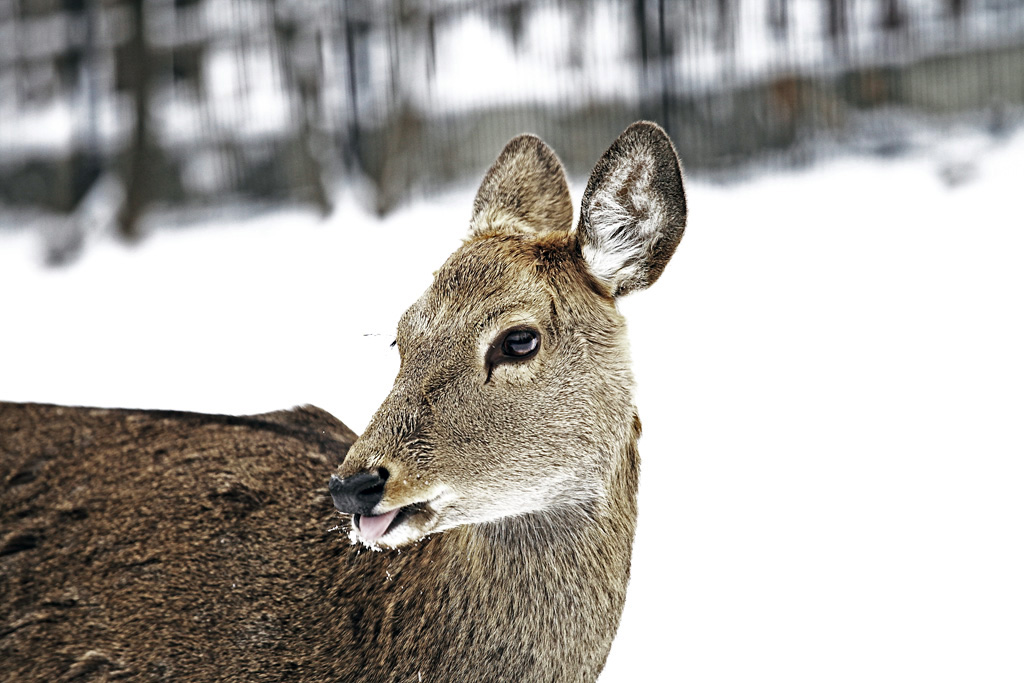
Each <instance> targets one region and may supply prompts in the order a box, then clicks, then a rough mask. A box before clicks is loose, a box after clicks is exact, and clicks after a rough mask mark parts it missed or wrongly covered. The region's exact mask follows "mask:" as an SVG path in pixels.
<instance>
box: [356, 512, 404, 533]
mask: <svg viewBox="0 0 1024 683" xmlns="http://www.w3.org/2000/svg"><path fill="white" fill-rule="evenodd" d="M399 509H400V508H395V509H394V510H392V511H391V512H385V513H384V514H383V515H376V516H374V515H360V516H359V531H360V533H362V535H363V538H365V539H366V540H367V541H376V540H377V539H378V538H380V537H381V536H383V535H384V534H385V533H387V530H388V527H389V526H391V522H392V521H394V519H395V515H397V514H398V510H399Z"/></svg>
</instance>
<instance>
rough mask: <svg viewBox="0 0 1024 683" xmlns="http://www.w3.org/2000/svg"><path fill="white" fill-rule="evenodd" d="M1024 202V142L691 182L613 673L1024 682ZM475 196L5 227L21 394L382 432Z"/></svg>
mask: <svg viewBox="0 0 1024 683" xmlns="http://www.w3.org/2000/svg"><path fill="white" fill-rule="evenodd" d="M682 152H683V157H684V160H685V150H682ZM979 152H980V155H979ZM967 158H976V159H977V161H978V165H977V169H976V170H977V174H976V176H975V177H974V179H973V180H972V181H970V182H966V183H964V184H961V185H957V186H950V185H949V184H947V183H945V182H944V181H943V180H942V179H941V177H940V174H939V173H938V172H937V170H938V167H939V164H940V162H942V163H946V164H947V166H948V167H950V168H956V167H958V164H959V162H960V161H963V160H964V159H967ZM576 189H577V192H576V197H577V198H578V197H579V192H578V190H579V187H578V186H577V188H576ZM1022 190H1024V135H1020V134H1018V135H1017V136H1016V137H1015V138H1013V139H1011V140H1008V141H1005V140H1004V141H1001V142H989V141H985V140H981V139H973V138H964V139H962V140H955V141H954V144H950V145H948V146H946V147H944V148H942V149H941V150H940V151H939V152H933V153H929V154H926V155H920V156H917V157H908V158H903V159H896V160H877V159H847V160H843V161H838V162H834V163H831V164H828V165H825V166H820V167H817V168H814V169H811V170H807V171H803V172H799V173H788V174H782V175H777V176H772V177H762V178H760V179H757V180H754V181H751V182H748V183H745V184H742V185H738V186H728V187H722V186H710V185H707V184H700V183H694V184H692V185H691V186H690V206H691V215H690V228H689V229H688V232H687V236H686V238H685V239H684V240H683V243H682V245H681V247H680V251H679V252H678V254H677V256H676V258H675V260H674V262H673V263H672V264H670V266H669V268H668V270H667V271H666V273H665V275H664V276H663V278H662V279H661V280H660V281H659V282H658V283H657V284H656V285H655V286H654V287H653V288H652V289H651V290H650V291H647V292H641V293H638V294H636V295H634V296H633V297H631V298H629V299H627V300H625V301H624V302H623V304H622V308H623V309H624V311H625V313H626V315H627V317H628V318H629V319H630V321H631V334H632V339H633V353H634V359H635V365H636V372H637V378H638V382H639V395H638V403H639V407H640V413H641V416H642V417H643V421H644V438H643V441H642V443H641V451H642V453H643V457H644V465H643V480H642V490H641V519H640V528H639V532H638V537H637V544H636V556H635V563H634V572H633V580H632V584H631V587H630V594H629V600H628V602H627V606H626V611H625V615H624V617H623V622H622V627H621V630H620V632H619V636H618V639H617V641H616V644H615V647H614V648H613V650H612V653H611V656H610V658H609V661H608V667H607V670H606V673H605V675H604V677H603V678H602V681H605V682H606V683H610V682H613V681H635V680H638V678H640V677H642V676H646V677H647V678H646V680H683V681H775V680H778V681H786V682H787V683H794V682H797V681H806V682H808V683H820V682H821V681H828V682H829V683H836V682H841V681H857V682H861V681H875V682H878V681H893V682H897V681H899V682H903V681H931V682H934V681H986V682H988V683H992V682H997V681H1020V680H1022V679H1024V657H1022V656H1021V644H1022V643H1024V580H1022V577H1024V494H1022V491H1024V352H1022V349H1024V306H1022V303H1024V302H1022V299H1024V217H1022V214H1021V211H1020V197H1021V192H1022ZM471 197H472V193H471V191H470V190H466V191H464V192H456V193H453V194H451V195H449V196H446V197H442V198H440V199H438V200H437V201H432V202H430V203H424V204H420V205H417V206H414V207H411V208H409V209H407V210H404V211H402V212H400V213H398V214H396V215H395V216H393V217H392V218H390V219H388V220H387V221H385V222H383V223H378V222H376V221H375V220H373V219H370V218H368V217H366V216H365V215H363V214H362V213H360V212H359V211H358V210H357V209H355V208H351V204H348V205H346V206H348V207H349V208H343V209H342V210H341V211H340V212H339V213H338V214H337V215H335V216H334V217H332V218H331V219H329V220H328V221H326V222H319V221H317V220H316V219H315V218H313V217H312V216H310V215H307V214H304V213H299V212H280V213H276V214H273V215H269V216H263V217H260V218H257V219H250V220H246V221H238V222H235V223H233V224H224V225H220V226H217V227H205V228H203V229H201V230H198V229H188V228H179V229H162V230H159V231H157V232H156V233H155V234H154V235H152V236H151V237H150V238H149V239H147V240H145V241H144V242H143V243H142V244H141V245H139V246H138V247H135V248H125V247H123V246H121V245H119V244H116V243H114V242H113V241H110V240H107V239H98V240H94V241H93V243H91V244H90V245H89V246H88V249H87V251H86V253H85V256H84V258H83V259H82V260H80V261H79V262H77V263H76V264H74V265H73V266H71V267H69V268H66V269H57V270H50V269H44V268H43V267H41V266H40V265H39V246H40V245H39V244H38V243H37V242H36V241H35V237H36V236H35V235H34V234H31V233H30V232H29V231H21V232H15V231H0V321H3V322H2V323H0V328H2V334H0V399H6V400H18V401H43V402H57V403H68V404H88V405H103V406H130V407H152V408H158V407H159V408H177V409H185V410H199V411H211V412H226V413H253V412H260V411H267V410H273V409H277V408H281V407H285V406H289V405H293V404H300V403H315V404H318V405H320V406H322V407H323V408H326V409H327V410H329V411H331V412H332V413H334V414H336V415H338V416H339V417H341V418H342V419H344V420H345V421H347V422H348V424H349V425H350V426H351V427H353V428H354V429H356V430H357V431H359V430H361V429H362V428H363V426H364V425H365V424H366V422H367V420H368V418H369V416H370V414H371V413H372V411H373V410H374V409H375V407H376V406H377V404H378V403H379V402H380V400H381V399H382V398H383V397H384V396H385V394H386V393H387V391H388V389H389V387H390V383H391V380H392V378H393V377H394V374H395V372H396V371H397V354H396V353H395V352H394V351H393V350H391V349H390V348H389V347H388V345H389V343H390V342H391V340H392V336H393V331H394V325H395V322H396V321H397V318H398V316H399V314H400V312H401V311H402V310H403V308H404V307H405V306H406V305H407V304H408V303H410V302H411V301H412V300H413V299H414V298H415V297H416V296H417V295H418V294H419V293H420V292H421V291H422V290H423V289H424V288H425V287H426V286H427V284H428V283H429V281H430V277H431V272H432V270H433V269H434V268H436V267H437V266H438V265H439V264H440V263H441V262H442V260H443V259H444V258H445V256H446V255H447V254H448V253H449V252H451V251H452V250H453V249H454V248H455V247H456V246H457V245H458V244H459V241H460V239H461V237H462V235H463V231H464V230H465V228H466V225H467V219H468V215H469V209H470V202H471Z"/></svg>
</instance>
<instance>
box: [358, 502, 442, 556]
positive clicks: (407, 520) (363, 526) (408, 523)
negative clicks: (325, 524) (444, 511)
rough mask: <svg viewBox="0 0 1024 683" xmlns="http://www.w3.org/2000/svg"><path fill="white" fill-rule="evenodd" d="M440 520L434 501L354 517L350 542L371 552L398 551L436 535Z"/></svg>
mask: <svg viewBox="0 0 1024 683" xmlns="http://www.w3.org/2000/svg"><path fill="white" fill-rule="evenodd" d="M437 516H438V515H437V510H435V509H434V507H433V506H432V505H431V501H423V502H419V503H412V504H410V505H404V506H402V507H398V508H394V509H392V510H389V511H388V512H385V513H383V514H380V515H352V530H351V531H350V532H349V539H350V540H351V541H352V542H353V543H362V544H363V545H364V546H366V547H367V548H370V549H371V550H382V549H383V548H399V547H401V546H403V545H408V544H410V543H414V542H416V541H418V540H420V539H421V538H423V537H424V536H427V535H428V534H430V533H431V532H433V531H434V530H435V527H436V526H437Z"/></svg>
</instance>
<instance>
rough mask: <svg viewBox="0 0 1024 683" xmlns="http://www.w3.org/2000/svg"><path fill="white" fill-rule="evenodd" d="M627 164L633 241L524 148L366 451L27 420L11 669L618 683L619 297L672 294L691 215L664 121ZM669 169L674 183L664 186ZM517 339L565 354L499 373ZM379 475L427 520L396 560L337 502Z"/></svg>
mask: <svg viewBox="0 0 1024 683" xmlns="http://www.w3.org/2000/svg"><path fill="white" fill-rule="evenodd" d="M624 154H626V155H628V154H634V156H633V157H629V158H623V157H622V155H624ZM666 154H668V155H670V156H669V157H666V156H665V155H666ZM638 159H639V160H640V161H638ZM650 160H653V163H650ZM602 164H604V167H605V168H614V167H616V164H625V166H627V167H629V168H634V167H635V168H636V169H637V170H636V172H633V171H630V172H628V173H618V174H616V173H614V172H613V173H612V174H611V176H613V178H612V180H610V181H608V182H607V183H605V184H604V185H602V184H601V183H598V184H597V185H595V184H594V182H593V181H592V183H591V186H593V187H588V196H598V197H602V196H603V197H605V198H610V197H616V196H617V197H620V200H619V204H618V205H616V206H617V207H618V206H620V205H621V206H624V207H625V208H626V210H627V211H626V214H622V215H620V213H621V212H619V209H618V208H616V209H615V211H616V212H617V213H616V216H617V218H616V221H615V222H614V225H612V226H611V228H608V226H606V225H605V224H604V223H602V221H601V220H600V218H601V216H600V215H598V214H599V213H600V212H595V215H593V216H591V215H590V214H589V213H588V209H587V204H586V203H585V204H584V213H583V217H582V218H581V228H580V229H579V230H578V231H576V232H573V231H571V229H570V228H571V211H569V212H568V213H567V212H566V210H565V206H567V205H568V191H567V190H566V189H565V179H564V174H563V172H562V170H561V165H560V163H559V162H558V160H557V157H555V156H554V153H553V152H551V151H550V150H549V149H548V148H547V147H546V146H545V145H544V144H543V143H542V142H540V141H539V140H538V139H537V138H533V137H531V136H523V137H520V138H517V139H516V140H513V141H512V142H511V143H509V146H508V147H507V148H506V150H505V151H504V152H503V153H502V155H501V156H500V157H499V159H498V161H497V162H496V163H495V166H494V167H493V168H492V169H491V171H489V172H488V174H487V177H486V178H485V180H484V183H483V185H482V187H481V190H480V192H479V193H478V196H477V201H476V202H475V203H474V218H473V223H472V229H471V235H470V239H469V240H468V241H467V242H466V244H465V245H464V246H463V247H462V248H460V249H459V250H458V251H456V252H455V254H453V255H452V256H451V257H450V258H449V259H448V261H446V263H445V264H444V265H443V266H442V267H441V269H440V270H439V271H438V272H437V273H436V276H435V280H434V283H433V285H432V286H431V287H430V289H428V291H427V292H426V293H425V294H424V295H423V297H421V298H420V300H419V301H417V302H416V303H415V304H413V306H412V307H410V309H409V311H407V312H406V314H405V315H404V316H403V318H402V321H401V322H400V324H399V328H398V338H397V340H398V346H399V349H400V352H401V357H402V365H401V369H400V371H399V375H398V377H397V378H396V380H395V385H394V389H393V390H392V392H391V394H390V395H389V396H388V398H387V399H386V400H385V401H384V403H383V404H382V406H381V408H380V409H379V411H378V412H377V414H376V415H375V416H374V417H373V419H372V420H371V422H370V424H369V426H368V427H367V430H366V432H365V433H364V434H363V435H362V437H360V438H359V439H358V440H356V439H355V435H354V434H352V432H351V431H349V430H348V429H347V428H346V427H345V426H344V425H343V424H341V423H340V422H338V421H337V420H335V419H334V418H333V417H331V416H330V415H328V414H326V413H324V412H323V411H320V410H318V409H316V408H303V409H297V410H294V411H286V412H281V413H273V414H270V415H263V416H254V417H242V418H236V417H226V416H210V415H195V414H189V413H170V412H154V411H112V410H96V409H87V408H61V407H56V406H41V405H17V404H0V437H2V441H0V482H3V484H4V489H3V491H2V492H0V519H2V521H3V536H2V540H0V679H3V680H76V681H87V680H96V681H100V680H113V679H119V680H121V679H123V680H203V681H213V680H224V681H228V680H283V679H290V680H302V681H396V682H397V681H420V680H422V681H464V680H466V681H468V680H473V681H491V680H494V681H497V680H518V681H593V680H595V679H596V678H597V675H598V673H599V672H600V670H601V668H602V666H603V665H604V661H605V658H606V656H607V654H608V650H609V648H610V647H611V643H612V639H613V637H614V635H615V631H616V629H617V626H618V621H619V616H620V614H621V611H622V605H623V601H624V599H625V593H626V584H627V582H628V577H629V561H630V552H631V546H632V539H633V531H634V525H635V519H636V489H637V476H638V469H639V459H638V454H637V439H638V437H639V434H640V422H639V419H638V418H637V417H636V410H635V408H634V406H633V400H632V384H633V382H632V376H631V374H630V370H629V358H628V348H627V343H626V338H625V324H624V321H623V320H622V317H621V316H620V315H619V313H618V311H617V310H616V306H615V300H614V298H613V295H614V294H617V293H621V292H622V291H623V289H624V286H623V283H626V284H625V288H626V289H627V290H628V289H637V288H640V287H641V286H646V285H647V284H650V283H651V282H653V281H654V279H656V278H657V276H658V275H659V274H660V272H661V270H662V269H663V268H664V263H665V262H666V261H667V260H668V257H670V256H671V251H672V250H673V249H674V248H675V244H676V243H677V242H678V238H679V236H681V233H682V228H683V226H682V223H681V222H680V221H684V220H685V204H683V206H682V208H680V207H679V206H677V204H678V203H679V202H680V201H682V196H683V195H682V185H681V174H680V172H679V169H678V162H677V160H676V158H675V151H674V150H673V149H672V146H671V143H669V142H668V138H667V137H665V136H664V133H663V132H662V131H661V130H660V129H658V128H657V127H656V126H653V125H652V124H637V125H634V126H633V127H631V128H630V129H629V130H627V131H626V133H624V134H623V137H622V138H620V140H619V141H617V142H616V145H613V147H612V148H611V149H610V150H609V152H608V154H606V155H605V158H604V159H603V160H602V162H599V164H598V169H601V168H602ZM645 168H646V169H647V170H648V171H650V170H651V169H653V170H655V171H657V173H659V174H661V173H662V172H663V169H664V168H669V169H670V170H672V169H674V170H673V171H672V173H669V176H670V177H669V179H668V180H667V181H666V180H664V179H663V178H661V177H660V176H658V177H657V182H653V183H652V182H651V174H650V172H648V171H644V169H645ZM545 178H546V180H545ZM517 179H518V180H517ZM516 188H529V192H522V191H520V190H517V189H516ZM666 188H667V189H666ZM595 193H596V194H595ZM602 193H603V194H602ZM622 197H625V198H626V199H625V200H621V198H622ZM609 201H611V200H610V199H609ZM630 207H633V208H634V209H635V210H633V213H632V216H633V218H630V216H629V215H627V214H628V213H629V210H630ZM652 207H653V209H652ZM665 207H668V209H667V210H666V209H665ZM652 211H653V213H652ZM645 212H647V213H646V214H645ZM648 214H649V215H656V216H659V217H663V218H666V217H667V218H666V219H667V220H669V221H670V223H671V224H666V225H654V224H653V223H647V224H645V223H643V221H645V220H647V219H648ZM630 220H633V221H634V225H638V226H641V227H642V226H643V225H647V226H648V227H651V226H653V227H654V228H656V229H657V235H655V236H654V237H653V239H654V243H655V246H654V248H651V246H650V244H651V239H652V236H651V235H647V234H643V233H644V230H642V229H639V228H638V229H637V230H634V232H636V233H637V238H636V239H637V240H639V242H638V243H637V244H640V242H642V243H643V244H642V245H640V246H637V245H627V247H629V248H628V249H626V250H625V251H623V252H622V253H627V257H628V258H626V257H621V254H620V253H619V252H617V251H614V250H613V253H598V252H596V251H595V248H597V247H593V245H598V246H600V245H601V244H609V243H611V242H614V241H615V240H618V239H620V237H622V236H626V238H629V234H630V230H631V228H630V226H629V224H628V223H629V221H630ZM584 223H585V224H586V226H587V227H586V230H588V231H598V233H599V232H600V231H601V230H604V229H606V228H608V229H611V230H614V232H615V234H614V235H612V237H611V238H609V237H608V234H605V235H604V236H602V235H601V234H596V235H595V234H594V233H593V232H591V233H586V232H581V231H582V230H583V225H584ZM517 226H518V227H517ZM609 234H610V233H609ZM609 239H611V242H609ZM587 240H590V241H589V242H587V243H589V244H591V245H592V247H593V248H591V249H590V250H589V251H586V250H584V249H583V242H586V241H587ZM602 240H603V241H602ZM669 244H670V246H665V245H669ZM658 245H661V246H658ZM634 247H636V248H634ZM640 247H642V248H640ZM637 254H646V256H644V255H641V256H639V257H637V256H636V255H637ZM637 258H640V259H642V260H643V263H639V262H638V261H637V260H636V259H637ZM596 259H601V260H600V267H599V268H598V267H596V266H595V265H594V263H596V262H597V261H596ZM629 259H632V260H629ZM616 263H618V264H620V266H621V268H625V269H627V270H628V271H629V272H628V273H627V275H626V276H620V274H619V272H618V271H616V270H615V264H616ZM638 266H640V267H638ZM638 273H642V274H643V277H641V276H640V275H638ZM516 326H520V327H523V326H525V327H529V328H530V329H534V330H536V331H537V333H538V334H539V336H540V346H539V350H538V351H537V352H536V354H535V355H534V356H532V357H530V358H528V359H526V360H516V361H515V362H501V363H498V364H491V363H489V362H488V358H490V357H491V356H490V355H488V354H489V353H493V349H494V348H495V344H499V346H500V343H499V342H500V340H501V338H502V335H503V334H504V332H505V331H506V330H508V329H509V328H510V327H516ZM489 349H490V350H491V351H489ZM353 442H354V443H353ZM375 468H385V469H386V471H387V473H388V475H389V476H388V479H387V485H386V488H385V489H384V493H383V498H382V499H381V501H380V503H379V504H378V505H377V507H376V508H375V512H374V513H373V514H375V515H379V514H382V513H384V512H386V511H388V510H394V509H396V508H400V507H401V508H403V509H408V510H410V511H411V512H410V513H409V515H408V517H407V519H406V520H405V521H404V522H403V523H401V524H400V525H396V527H395V528H394V529H393V530H392V531H390V532H389V533H388V534H387V535H385V536H384V537H383V538H382V539H380V541H379V543H375V542H370V541H366V539H365V538H363V537H362V536H361V531H360V529H359V528H358V526H356V525H355V524H354V523H353V521H352V519H351V517H350V516H348V515H344V516H342V517H339V516H338V514H337V513H336V512H335V511H334V510H333V508H332V506H331V503H330V497H329V496H328V495H327V491H326V488H325V486H324V484H325V481H326V478H327V475H328V474H329V473H330V472H331V471H334V472H336V474H337V475H338V476H339V477H341V478H345V477H349V476H351V475H353V474H357V473H360V472H366V471H376V470H375ZM405 506H410V507H408V508H406V507H405ZM346 534H348V535H349V536H350V538H351V539H352V540H353V541H355V542H356V544H355V545H353V544H351V543H349V542H348V539H347V538H346ZM359 542H363V544H364V545H365V546H371V547H372V548H373V549H369V548H367V547H364V545H359ZM381 547H382V548H383V549H381Z"/></svg>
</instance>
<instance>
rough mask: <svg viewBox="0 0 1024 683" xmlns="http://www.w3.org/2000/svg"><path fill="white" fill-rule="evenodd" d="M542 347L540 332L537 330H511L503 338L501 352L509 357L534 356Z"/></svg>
mask: <svg viewBox="0 0 1024 683" xmlns="http://www.w3.org/2000/svg"><path fill="white" fill-rule="evenodd" d="M538 347H540V334H539V333H538V332H537V331H536V330H531V329H518V330H510V331H509V332H507V333H506V334H505V338H504V339H502V340H501V352H502V353H503V354H505V355H506V356H508V357H509V358H526V357H527V356H532V355H533V354H534V353H535V352H536V351H537V348H538Z"/></svg>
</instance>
